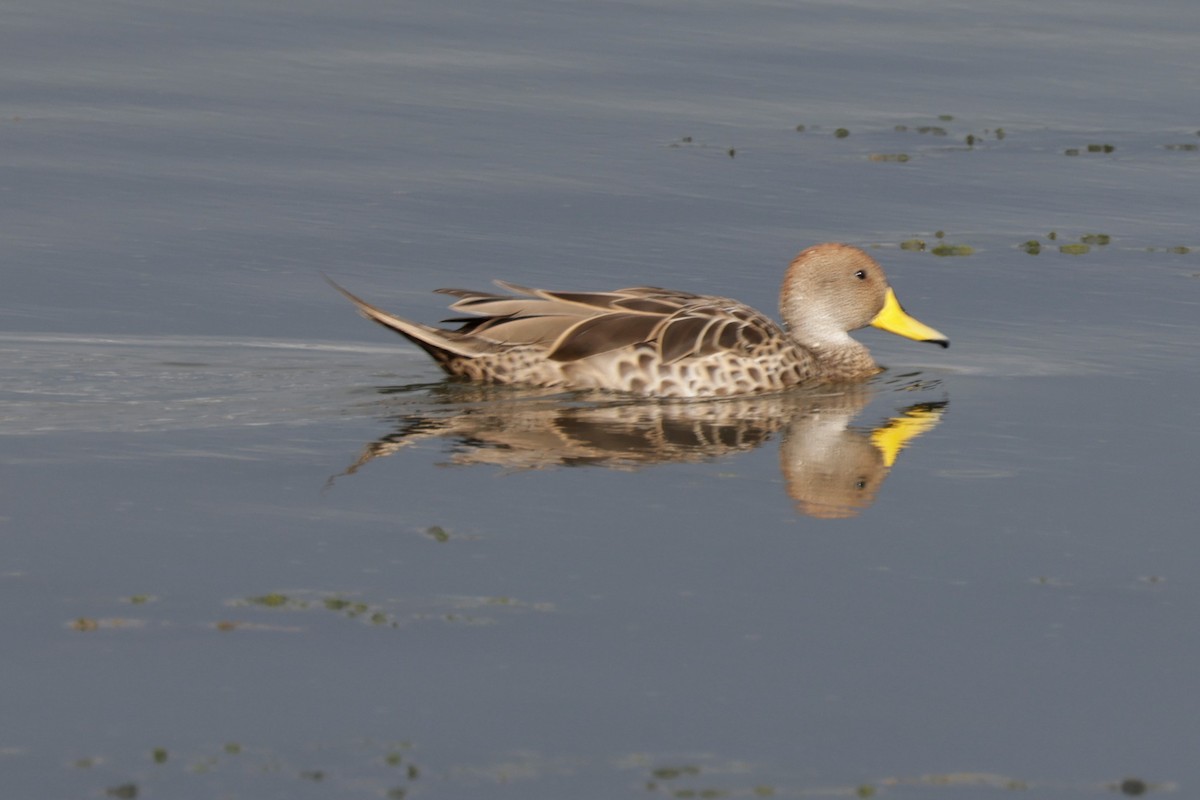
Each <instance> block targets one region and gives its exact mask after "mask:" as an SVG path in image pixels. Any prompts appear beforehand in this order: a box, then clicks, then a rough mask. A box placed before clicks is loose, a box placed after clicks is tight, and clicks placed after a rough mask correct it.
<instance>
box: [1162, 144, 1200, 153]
mask: <svg viewBox="0 0 1200 800" xmlns="http://www.w3.org/2000/svg"><path fill="white" fill-rule="evenodd" d="M1163 148H1164V149H1166V150H1184V151H1188V152H1191V151H1195V150H1200V145H1198V144H1192V143H1190V142H1189V143H1187V144H1164V145H1163Z"/></svg>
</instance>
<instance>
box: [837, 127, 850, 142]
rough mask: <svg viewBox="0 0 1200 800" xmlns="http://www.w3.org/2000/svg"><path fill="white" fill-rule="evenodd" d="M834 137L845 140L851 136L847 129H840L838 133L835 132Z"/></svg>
mask: <svg viewBox="0 0 1200 800" xmlns="http://www.w3.org/2000/svg"><path fill="white" fill-rule="evenodd" d="M833 135H834V136H836V137H837V138H839V139H845V138H846V137H847V136H849V135H850V131H849V130H847V129H846V128H838V129H837V130H836V131H834V132H833Z"/></svg>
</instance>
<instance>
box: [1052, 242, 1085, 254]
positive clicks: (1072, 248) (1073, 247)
mask: <svg viewBox="0 0 1200 800" xmlns="http://www.w3.org/2000/svg"><path fill="white" fill-rule="evenodd" d="M1091 251H1092V248H1091V246H1090V245H1086V244H1083V243H1082V242H1078V243H1075V244H1060V245H1059V246H1058V252H1060V253H1065V254H1067V255H1069V256H1081V255H1084V254H1085V253H1090V252H1091Z"/></svg>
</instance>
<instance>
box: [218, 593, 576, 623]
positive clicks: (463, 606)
mask: <svg viewBox="0 0 1200 800" xmlns="http://www.w3.org/2000/svg"><path fill="white" fill-rule="evenodd" d="M303 594H305V595H308V596H298V595H297V594H296V593H290V594H284V593H282V592H271V593H269V594H264V595H257V596H253V597H246V598H242V599H240V600H234V601H232V602H231V603H230V605H233V606H240V607H249V606H257V607H259V608H264V609H270V610H272V611H288V612H297V611H328V612H332V613H334V614H338V615H340V616H342V617H345V618H346V619H353V620H358V621H359V622H362V623H364V624H366V625H370V626H372V627H382V628H399V627H401V625H404V624H407V623H409V622H414V621H424V620H440V621H442V622H456V623H460V624H467V625H489V624H492V623H494V622H495V621H496V620H495V618H494V617H493V616H492V614H491V613H490V612H491V610H494V609H501V608H504V609H513V610H520V611H553V610H554V606H553V604H550V603H527V602H524V601H521V600H517V599H515V598H512V597H504V596H495V597H448V598H447V597H439V598H431V599H428V600H425V601H418V602H417V603H414V604H413V605H414V606H415V607H414V608H412V609H408V610H401V609H397V608H395V607H394V606H398V605H399V603H390V604H389V605H390V606H393V607H392V608H388V607H384V606H383V605H378V604H372V603H367V602H364V601H362V600H357V599H354V598H352V597H347V596H346V595H343V594H338V593H316V592H309V593H303ZM446 609H448V610H446ZM480 611H485V613H464V612H480ZM247 628H251V629H268V630H280V629H279V628H274V627H268V626H262V625H255V624H251V623H246V622H220V623H217V629H218V630H222V631H231V630H237V629H247ZM292 630H298V629H292Z"/></svg>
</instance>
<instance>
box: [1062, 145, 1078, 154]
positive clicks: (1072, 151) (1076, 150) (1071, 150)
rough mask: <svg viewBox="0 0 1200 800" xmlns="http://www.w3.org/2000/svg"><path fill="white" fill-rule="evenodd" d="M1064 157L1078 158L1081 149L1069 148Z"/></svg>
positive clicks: (1064, 151)
mask: <svg viewBox="0 0 1200 800" xmlns="http://www.w3.org/2000/svg"><path fill="white" fill-rule="evenodd" d="M1063 155H1065V156H1077V155H1079V148H1078V147H1068V148H1067V149H1066V150H1063Z"/></svg>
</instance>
